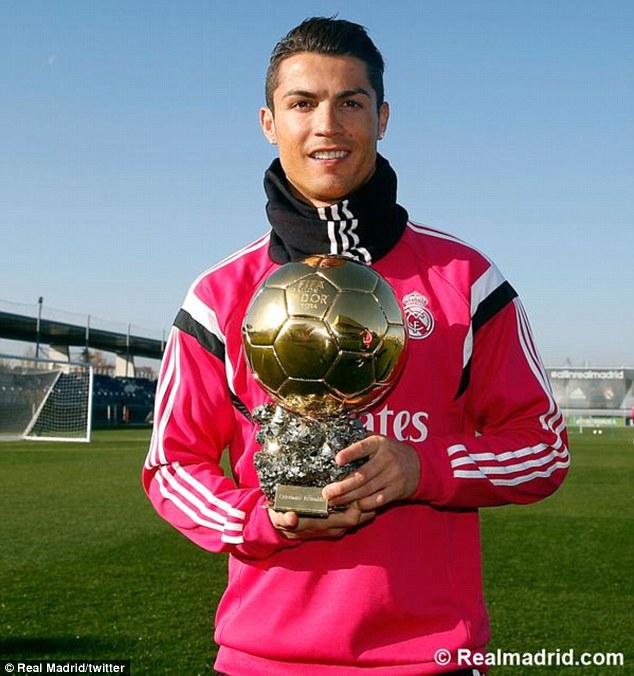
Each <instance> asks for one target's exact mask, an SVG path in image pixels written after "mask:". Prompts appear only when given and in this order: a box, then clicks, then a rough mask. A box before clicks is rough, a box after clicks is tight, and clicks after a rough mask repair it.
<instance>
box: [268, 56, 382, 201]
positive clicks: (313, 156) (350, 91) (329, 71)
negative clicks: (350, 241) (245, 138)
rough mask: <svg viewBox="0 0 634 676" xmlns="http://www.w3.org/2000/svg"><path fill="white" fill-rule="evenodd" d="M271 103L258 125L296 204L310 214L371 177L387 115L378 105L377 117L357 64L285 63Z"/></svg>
mask: <svg viewBox="0 0 634 676" xmlns="http://www.w3.org/2000/svg"><path fill="white" fill-rule="evenodd" d="M273 103H274V108H275V112H273V111H272V110H270V109H268V108H263V109H262V110H261V111H260V123H261V125H262V130H263V131H264V134H265V136H266V137H267V138H268V139H269V141H271V142H273V143H277V145H278V148H279V156H280V162H281V163H282V167H283V169H284V172H285V173H286V177H287V179H288V181H289V183H290V184H291V187H292V188H293V190H294V192H295V193H296V194H297V195H298V196H299V197H301V198H303V199H304V200H306V201H308V202H310V203H311V204H313V205H314V206H317V207H320V206H327V205H329V204H334V203H335V202H338V201H340V200H341V199H342V198H344V197H346V195H349V194H350V193H352V192H354V191H355V190H357V189H358V188H359V187H360V186H361V185H363V183H365V182H366V181H367V180H368V179H369V178H370V176H372V174H373V172H374V167H375V162H376V142H377V139H378V138H379V136H381V135H382V134H383V132H384V130H385V127H386V125H387V120H388V116H389V108H388V105H387V103H383V104H382V105H381V108H380V109H379V110H378V111H377V101H376V93H375V91H374V89H372V86H371V84H370V82H369V80H368V74H367V68H366V65H365V63H364V62H363V61H361V60H359V59H356V58H354V57H351V56H326V55H323V54H312V53H308V52H304V53H302V54H296V55H294V56H291V57H288V58H287V59H284V61H282V62H281V64H280V68H279V73H278V84H277V88H276V89H275V91H274V93H273Z"/></svg>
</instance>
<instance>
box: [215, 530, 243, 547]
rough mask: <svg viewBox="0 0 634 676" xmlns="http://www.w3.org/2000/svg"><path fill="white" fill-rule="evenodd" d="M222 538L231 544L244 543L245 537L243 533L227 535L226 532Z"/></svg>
mask: <svg viewBox="0 0 634 676" xmlns="http://www.w3.org/2000/svg"><path fill="white" fill-rule="evenodd" d="M220 539H221V540H222V541H223V542H226V543H227V544H229V545H241V544H244V538H243V537H242V536H241V535H227V534H226V533H223V534H222V537H221V538H220Z"/></svg>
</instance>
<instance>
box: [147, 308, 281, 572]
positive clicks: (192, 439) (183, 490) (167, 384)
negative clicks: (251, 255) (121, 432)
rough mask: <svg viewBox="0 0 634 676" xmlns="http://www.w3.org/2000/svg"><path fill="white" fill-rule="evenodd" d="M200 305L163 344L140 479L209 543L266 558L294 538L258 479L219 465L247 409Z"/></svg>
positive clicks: (190, 533) (195, 537)
mask: <svg viewBox="0 0 634 676" xmlns="http://www.w3.org/2000/svg"><path fill="white" fill-rule="evenodd" d="M189 304H190V306H191V305H192V303H191V301H190V303H189ZM195 308H198V309H203V310H204V312H198V313H197V312H194V313H193V314H194V315H196V314H198V317H197V318H195V317H192V315H191V314H190V313H189V312H187V311H186V310H181V312H180V313H179V315H178V318H177V322H176V326H175V327H174V328H173V329H172V331H171V334H170V337H169V341H168V344H167V346H166V351H165V355H164V359H163V363H162V367H161V374H160V379H159V383H158V388H157V397H156V402H155V422H154V431H153V435H152V440H151V444H150V449H149V453H148V456H147V460H146V462H145V465H144V468H143V484H144V487H145V490H146V492H147V494H148V496H149V498H150V500H151V502H152V504H153V505H154V507H155V509H156V510H157V512H158V513H159V514H160V515H161V516H162V517H163V518H164V519H165V520H166V521H168V522H169V523H170V524H172V525H173V526H174V527H175V528H177V529H178V530H179V531H180V532H181V533H183V534H184V535H185V536H186V537H188V538H189V539H190V540H192V541H194V542H195V543H196V544H198V545H199V546H201V547H203V548H204V549H208V550H212V551H215V552H221V551H223V552H231V553H233V554H234V555H236V556H239V557H249V558H251V557H252V558H262V557H266V556H268V555H270V554H271V553H273V552H274V551H276V550H277V549H280V548H286V547H289V546H291V543H290V542H289V541H288V540H287V539H285V538H282V537H281V536H280V535H279V534H278V531H276V530H275V529H274V528H273V527H272V525H271V523H270V520H269V518H268V515H267V511H266V509H264V503H265V497H264V495H263V494H262V492H261V491H260V489H259V488H258V487H257V485H254V486H244V487H243V486H240V487H238V486H237V485H236V483H235V482H234V480H233V479H232V478H230V477H228V476H225V474H224V472H223V470H222V468H221V466H220V460H221V456H222V453H223V450H224V449H225V448H232V447H234V445H235V444H239V443H240V435H239V434H236V427H237V423H236V416H238V415H242V414H241V413H240V412H239V411H237V409H236V407H235V406H234V402H233V401H232V396H231V392H230V390H229V387H228V385H227V377H226V373H225V364H224V345H223V343H222V334H221V332H220V331H219V330H218V327H217V324H215V321H214V315H213V311H212V310H211V309H209V308H203V307H202V302H200V301H196V302H195ZM189 309H191V308H189ZM198 320H200V321H198ZM214 324H215V325H214Z"/></svg>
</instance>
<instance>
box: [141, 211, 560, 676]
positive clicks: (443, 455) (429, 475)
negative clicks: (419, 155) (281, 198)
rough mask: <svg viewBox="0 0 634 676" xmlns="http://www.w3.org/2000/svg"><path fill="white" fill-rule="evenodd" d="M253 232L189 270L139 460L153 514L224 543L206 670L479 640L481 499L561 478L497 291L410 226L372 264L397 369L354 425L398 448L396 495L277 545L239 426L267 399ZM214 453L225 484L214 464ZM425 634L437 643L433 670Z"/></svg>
mask: <svg viewBox="0 0 634 676" xmlns="http://www.w3.org/2000/svg"><path fill="white" fill-rule="evenodd" d="M267 245H268V236H265V237H263V238H261V239H260V240H258V241H256V242H255V243H254V244H252V245H251V246H249V247H246V248H245V249H243V250H241V251H240V252H238V253H236V254H235V255H233V256H231V257H230V258H228V259H226V260H225V261H223V262H222V263H219V264H218V265H216V266H214V267H212V268H211V269H209V270H208V271H206V272H205V273H203V274H202V275H201V276H200V277H199V278H198V279H197V280H196V281H195V282H194V284H193V285H192V287H191V289H190V291H189V293H188V294H187V296H186V298H185V301H184V304H183V306H182V309H181V311H180V312H179V314H178V317H177V319H176V322H175V326H174V328H173V329H172V331H171V334H170V338H169V341H168V344H167V348H166V351H165V356H164V360H163V364H162V369H161V376H160V382H159V386H158V390H157V397H156V410H155V423H154V433H153V436H152V441H151V446H150V450H149V454H148V457H147V461H146V464H145V467H144V471H143V482H144V485H145V489H146V491H147V493H148V495H149V497H150V499H151V501H152V503H153V504H154V506H155V508H156V510H157V511H158V512H159V514H161V516H162V517H163V518H165V519H166V520H167V521H169V522H170V523H171V524H172V525H174V526H175V527H176V528H177V529H178V530H180V531H181V532H182V533H183V534H184V535H185V536H186V537H188V538H189V539H191V540H192V541H193V542H195V543H196V544H198V545H199V546H201V547H203V548H204V549H208V550H211V551H214V552H228V553H229V554H230V557H229V579H228V584H227V589H226V592H225V594H224V596H223V597H222V600H221V602H220V604H219V607H218V610H217V618H216V634H215V639H216V641H217V643H218V644H219V646H220V648H219V654H218V658H217V662H216V669H217V670H218V671H221V672H225V673H228V674H232V675H236V676H237V675H242V674H245V675H248V676H258V675H261V676H278V675H279V676H299V675H301V674H306V675H310V676H320V675H322V674H323V675H324V676H351V675H352V676H353V675H354V674H367V673H373V674H377V675H380V676H390V675H392V674H394V675H398V676H421V675H422V674H434V673H442V672H443V671H447V670H448V669H457V668H458V667H459V666H464V665H458V663H457V661H456V654H457V650H458V649H460V648H469V649H471V650H472V651H484V649H485V644H486V642H487V640H488V638H489V625H488V619H487V613H486V608H485V604H484V600H483V595H482V582H481V567H480V540H479V527H478V512H477V509H478V508H479V507H484V506H489V505H503V504H507V503H530V502H534V501H536V500H539V499H541V498H543V497H545V496H547V495H549V494H550V493H552V492H553V491H554V490H555V489H556V488H557V486H558V485H559V484H560V483H561V482H562V481H563V479H564V476H565V474H566V471H567V468H568V466H569V463H570V457H569V454H568V450H567V447H566V434H565V429H564V422H563V417H562V414H561V412H560V411H559V409H558V407H557V405H556V403H555V401H554V399H553V396H552V392H551V389H550V386H549V383H548V380H547V377H546V374H545V372H544V368H543V366H542V363H541V361H540V358H539V356H538V353H537V350H536V348H535V345H534V343H533V338H532V335H531V331H530V328H529V325H528V322H527V320H526V315H525V313H524V309H523V307H522V305H521V303H520V301H519V299H518V298H517V297H516V294H515V292H514V291H513V289H512V287H510V285H509V284H508V282H506V281H505V280H504V279H503V277H502V276H501V274H500V272H499V271H498V269H497V268H496V267H495V266H494V265H493V264H492V263H491V262H490V261H489V260H488V259H487V258H486V257H484V256H483V255H482V254H480V253H479V252H477V251H475V250H474V249H473V248H471V247H469V246H467V245H466V244H464V243H463V242H460V241H459V240H457V239H455V238H454V237H452V236H450V235H447V234H445V233H442V232H438V231H435V230H431V229H429V228H426V227H424V226H420V225H416V224H414V223H409V224H408V227H407V228H406V230H405V233H404V234H403V236H402V237H401V239H400V241H399V242H398V244H397V245H396V246H395V247H394V248H393V249H392V250H391V251H390V252H389V253H388V254H387V255H385V256H384V257H383V258H381V259H380V260H379V261H378V262H377V263H376V264H375V265H374V266H373V267H374V268H375V269H376V270H377V272H379V273H380V274H381V275H383V276H384V277H385V278H386V279H387V280H388V282H389V283H390V284H391V285H392V287H393V289H394V291H395V292H396V295H397V297H398V299H399V300H400V301H401V303H402V306H403V310H404V313H405V315H406V318H407V322H408V329H409V334H410V340H409V344H408V354H407V361H406V363H405V367H404V369H403V371H402V373H401V376H400V378H399V380H398V383H397V385H396V387H395V388H394V389H393V390H392V391H391V392H390V394H389V396H388V397H387V398H386V399H385V400H383V401H381V402H379V403H378V404H377V405H376V406H375V407H374V408H372V409H371V410H369V411H368V412H367V413H366V414H365V416H364V422H365V426H366V428H367V430H368V431H369V432H374V433H377V434H384V435H389V436H392V437H394V438H396V439H399V440H401V441H405V442H407V443H409V444H411V446H412V447H413V448H414V449H415V450H416V452H417V453H418V455H419V458H420V462H421V475H420V482H419V485H418V488H417V490H416V492H415V494H414V495H413V496H412V498H411V499H410V500H408V501H404V502H400V503H394V504H390V505H389V506H387V507H386V508H384V509H383V510H382V511H380V512H379V513H378V514H377V516H376V518H375V519H374V520H373V521H371V522H370V523H368V524H366V525H364V526H362V527H360V528H358V529H357V530H356V531H354V532H350V533H348V534H346V535H345V536H343V537H342V538H340V539H337V540H327V539H322V540H309V541H303V542H297V541H290V540H288V539H286V538H284V537H283V536H282V535H281V534H280V532H278V531H277V530H275V529H274V528H273V526H272V525H271V523H270V520H269V517H268V515H267V511H266V509H264V508H263V505H264V502H265V498H264V495H263V494H262V492H261V491H260V489H259V487H258V480H257V476H256V474H255V470H254V467H253V454H254V453H255V452H256V451H257V450H258V449H257V445H256V442H255V439H254V436H255V428H254V426H253V425H252V423H251V422H250V421H249V419H248V418H247V416H245V415H244V413H243V411H245V410H249V411H250V410H252V409H253V408H254V407H255V406H257V405H259V404H262V403H264V402H265V401H266V396H265V394H264V392H263V391H262V390H261V389H260V387H259V386H258V385H257V384H256V383H255V382H254V379H253V377H252V375H251V374H250V372H249V370H248V368H247V365H246V361H245V356H244V352H243V349H242V344H241V336H240V327H241V322H242V319H243V317H244V314H245V311H246V308H247V305H248V303H249V301H250V299H251V297H252V295H253V293H254V291H255V290H256V289H257V287H258V286H259V285H260V283H261V282H262V281H263V280H264V279H265V278H266V277H267V276H268V275H269V274H271V272H273V271H274V270H275V269H277V267H278V266H277V265H276V264H274V263H273V262H271V260H270V259H269V258H268V255H267ZM225 448H228V451H229V456H230V461H231V468H232V472H233V476H234V479H232V478H229V477H227V476H225V475H224V473H223V471H222V469H221V468H220V466H219V462H220V457H221V454H222V452H223V449H225ZM440 648H444V649H447V650H449V651H450V652H451V654H452V655H453V659H452V661H451V662H450V663H449V664H445V665H443V666H442V667H441V666H439V665H437V664H436V662H435V661H434V654H435V652H436V651H437V650H439V649H440Z"/></svg>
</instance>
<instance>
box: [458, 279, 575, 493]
mask: <svg viewBox="0 0 634 676" xmlns="http://www.w3.org/2000/svg"><path fill="white" fill-rule="evenodd" d="M482 288H485V287H484V286H483V287H482ZM513 305H514V308H515V316H516V322H517V333H518V337H519V341H520V346H521V348H522V351H523V353H524V357H525V359H526V363H527V365H528V367H529V368H530V370H531V371H532V373H533V375H534V376H535V379H536V380H537V382H538V383H539V385H540V386H541V388H542V390H543V392H544V394H545V395H546V398H547V401H548V410H547V411H546V412H545V413H543V414H542V415H541V416H540V418H539V420H540V424H541V426H542V428H543V429H545V430H549V431H550V432H552V433H553V434H554V435H555V436H556V439H555V441H554V442H553V443H552V444H550V448H552V451H551V452H550V453H549V454H548V455H545V456H541V457H533V458H531V459H528V460H525V461H524V462H517V463H514V464H507V465H502V464H499V463H503V462H507V461H509V460H510V461H512V460H515V459H518V460H519V459H520V458H527V457H530V456H535V455H537V454H539V453H542V452H543V451H545V450H546V449H547V448H549V446H548V445H546V444H543V443H541V444H538V445H536V446H534V447H525V448H520V449H517V450H515V451H505V452H503V453H500V454H495V453H474V454H472V455H470V454H469V451H468V449H467V448H466V446H465V445H464V444H453V445H452V446H449V447H448V448H447V454H448V455H449V457H450V458H451V456H455V455H456V454H459V453H464V454H466V455H461V456H459V457H454V458H453V459H451V467H452V470H453V476H454V477H455V478H457V479H489V480H490V481H491V483H492V484H494V485H500V486H506V485H509V486H510V485H517V484H521V483H524V482H525V481H530V480H531V479H534V478H539V477H547V476H550V474H552V472H553V471H554V469H557V468H564V467H568V466H569V465H570V454H569V451H568V449H567V448H566V445H565V444H564V441H563V439H562V437H561V432H562V431H563V429H564V428H565V421H564V418H563V415H562V413H561V411H560V409H559V407H558V406H557V403H556V402H555V399H554V396H553V393H552V389H551V387H550V383H549V381H548V377H547V376H546V371H545V369H544V366H543V364H542V362H541V359H540V357H539V354H538V352H537V349H536V348H535V343H534V340H533V336H532V333H531V330H530V325H529V324H528V320H527V319H526V316H525V312H524V308H523V307H522V304H521V302H520V301H519V299H517V298H515V299H514V300H513ZM481 462H494V463H497V464H494V465H485V466H481V465H480V464H479V463H481ZM548 463H552V464H551V465H550V468H549V469H547V470H543V471H541V472H535V471H530V470H532V469H533V468H534V467H540V466H543V465H546V464H548ZM465 465H467V466H468V465H475V466H476V467H477V469H475V470H474V469H471V470H460V469H458V467H463V466H465ZM515 472H519V473H520V474H519V476H517V477H514V478H513V479H491V478H490V475H495V474H511V473H515Z"/></svg>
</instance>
